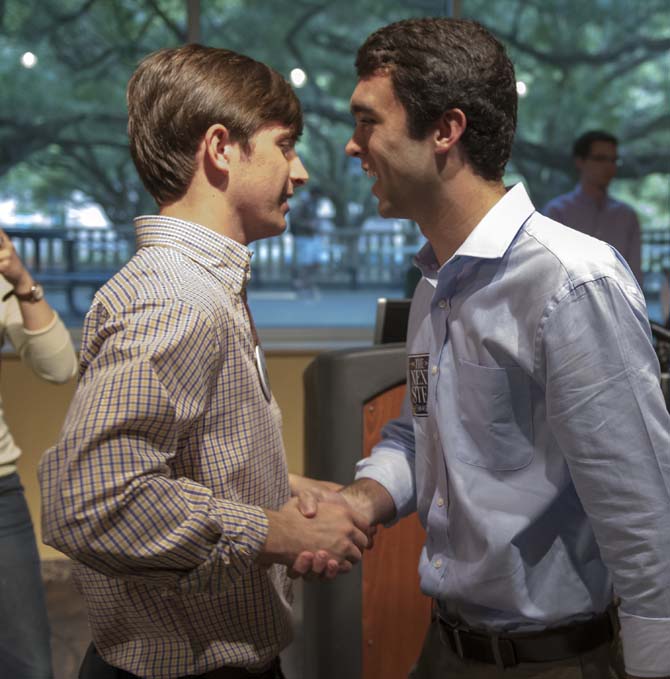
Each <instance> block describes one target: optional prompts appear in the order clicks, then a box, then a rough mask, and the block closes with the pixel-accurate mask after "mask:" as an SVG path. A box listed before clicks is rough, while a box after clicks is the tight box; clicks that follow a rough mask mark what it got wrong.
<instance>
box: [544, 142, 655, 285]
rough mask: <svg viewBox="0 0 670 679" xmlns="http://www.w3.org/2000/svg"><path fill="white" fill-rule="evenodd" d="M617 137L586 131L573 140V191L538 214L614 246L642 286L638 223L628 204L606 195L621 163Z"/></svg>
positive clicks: (552, 202) (555, 200)
mask: <svg viewBox="0 0 670 679" xmlns="http://www.w3.org/2000/svg"><path fill="white" fill-rule="evenodd" d="M617 144H618V141H617V138H616V137H615V136H614V135H612V134H610V133H609V132H603V131H602V130H590V131H589V132H585V133H584V134H582V135H581V136H580V137H579V138H578V139H577V141H575V143H574V146H573V149H572V156H573V158H574V161H575V166H576V168H577V172H578V173H579V183H578V184H577V186H576V187H575V189H574V190H572V191H570V192H569V193H565V194H563V195H561V196H558V197H557V198H554V199H553V200H551V201H550V202H549V203H547V205H546V206H545V208H544V210H542V212H543V213H544V214H545V215H546V216H547V217H551V218H552V219H555V220H556V221H557V222H561V223H562V224H566V225H567V226H570V227H572V228H573V229H577V230H578V231H581V232H582V233H586V234H588V235H589V236H593V237H594V238H599V239H600V240H603V241H605V242H606V243H609V244H610V245H612V246H614V247H615V248H616V249H617V250H618V251H619V252H620V253H621V254H622V255H623V257H624V259H625V260H626V261H627V262H628V265H629V266H630V268H631V270H632V271H633V273H634V274H635V278H636V279H637V281H638V283H640V284H642V268H641V261H640V260H641V252H640V223H639V222H638V219H637V215H636V214H635V211H634V210H633V208H632V207H630V205H626V203H622V202H621V201H619V200H615V199H614V198H612V197H611V196H609V195H608V193H607V191H608V189H609V185H610V183H611V182H612V180H613V179H614V177H615V176H616V170H617V167H618V166H619V165H620V164H621V161H620V158H619V156H618V154H617Z"/></svg>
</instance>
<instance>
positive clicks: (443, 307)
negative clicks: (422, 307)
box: [437, 299, 447, 309]
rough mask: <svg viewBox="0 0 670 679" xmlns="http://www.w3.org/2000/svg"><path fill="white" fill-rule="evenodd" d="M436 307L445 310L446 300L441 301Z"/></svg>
mask: <svg viewBox="0 0 670 679" xmlns="http://www.w3.org/2000/svg"><path fill="white" fill-rule="evenodd" d="M437 306H439V307H440V309H446V308H447V300H446V299H441V300H440V301H439V302H438V303H437Z"/></svg>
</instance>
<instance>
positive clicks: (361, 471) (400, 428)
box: [356, 393, 416, 523]
mask: <svg viewBox="0 0 670 679" xmlns="http://www.w3.org/2000/svg"><path fill="white" fill-rule="evenodd" d="M414 459H415V448H414V427H413V423H412V415H411V408H410V404H409V395H408V394H407V393H406V394H405V398H404V401H403V406H402V411H401V415H400V417H399V418H397V419H395V420H391V421H390V422H388V423H387V424H386V425H385V426H384V428H383V429H382V440H381V442H380V443H378V444H377V445H376V446H375V447H374V448H373V449H372V453H371V455H370V457H365V458H363V459H362V460H359V462H358V463H357V464H356V479H357V480H358V479H373V480H374V481H377V483H380V484H381V485H382V486H384V488H385V489H386V490H387V491H388V492H389V494H390V495H391V497H392V498H393V502H394V504H395V507H396V516H395V518H394V520H393V522H392V523H395V521H396V520H398V519H400V518H402V517H403V516H407V515H409V514H411V513H412V512H415V511H416V480H415V475H414Z"/></svg>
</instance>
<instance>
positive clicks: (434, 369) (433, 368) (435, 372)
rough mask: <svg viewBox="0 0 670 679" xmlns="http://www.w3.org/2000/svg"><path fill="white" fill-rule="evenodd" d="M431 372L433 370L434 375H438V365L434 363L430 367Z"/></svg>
mask: <svg viewBox="0 0 670 679" xmlns="http://www.w3.org/2000/svg"><path fill="white" fill-rule="evenodd" d="M430 372H431V374H432V375H437V366H436V365H434V366H433V367H432V368H431V369H430Z"/></svg>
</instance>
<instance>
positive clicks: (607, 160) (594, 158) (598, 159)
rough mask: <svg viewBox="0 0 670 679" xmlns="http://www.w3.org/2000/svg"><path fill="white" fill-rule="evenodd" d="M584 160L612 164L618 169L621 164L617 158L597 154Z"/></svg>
mask: <svg viewBox="0 0 670 679" xmlns="http://www.w3.org/2000/svg"><path fill="white" fill-rule="evenodd" d="M586 158H587V159H588V160H592V161H593V162H594V163H614V165H616V166H617V167H619V166H620V165H621V163H622V161H621V158H619V156H604V155H601V154H598V153H596V154H595V155H593V156H586Z"/></svg>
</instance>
